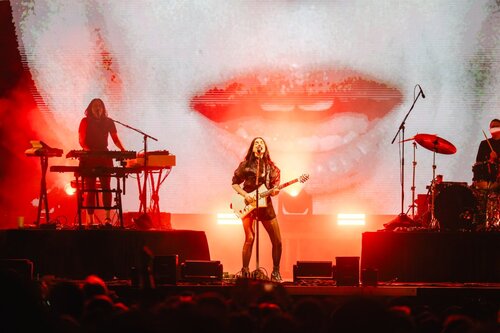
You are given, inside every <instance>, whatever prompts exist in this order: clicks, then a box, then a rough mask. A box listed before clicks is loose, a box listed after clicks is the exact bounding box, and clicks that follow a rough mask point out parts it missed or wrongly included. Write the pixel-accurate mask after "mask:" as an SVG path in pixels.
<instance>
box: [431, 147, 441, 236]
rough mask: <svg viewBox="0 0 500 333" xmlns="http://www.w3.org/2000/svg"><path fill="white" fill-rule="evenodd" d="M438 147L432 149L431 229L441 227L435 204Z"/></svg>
mask: <svg viewBox="0 0 500 333" xmlns="http://www.w3.org/2000/svg"><path fill="white" fill-rule="evenodd" d="M436 185H437V184H436V149H433V151H432V182H431V223H430V225H429V227H430V228H431V229H439V222H438V220H437V219H436V216H435V215H434V207H435V206H434V205H435V201H436Z"/></svg>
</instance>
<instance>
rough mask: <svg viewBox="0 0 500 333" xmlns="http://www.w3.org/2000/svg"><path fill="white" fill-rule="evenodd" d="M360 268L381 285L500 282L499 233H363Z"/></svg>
mask: <svg viewBox="0 0 500 333" xmlns="http://www.w3.org/2000/svg"><path fill="white" fill-rule="evenodd" d="M361 268H362V269H363V268H375V269H378V278H379V281H383V282H387V281H391V280H392V281H396V282H500V233H498V232H365V233H363V237H362V255H361Z"/></svg>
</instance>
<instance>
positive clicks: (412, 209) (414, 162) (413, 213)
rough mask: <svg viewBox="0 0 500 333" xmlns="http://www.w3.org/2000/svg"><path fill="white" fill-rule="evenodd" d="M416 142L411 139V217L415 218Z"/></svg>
mask: <svg viewBox="0 0 500 333" xmlns="http://www.w3.org/2000/svg"><path fill="white" fill-rule="evenodd" d="M416 152H417V142H416V141H415V140H413V163H412V165H413V168H412V184H411V205H410V208H411V218H412V219H414V218H415V189H416V187H415V173H416V168H417V154H416Z"/></svg>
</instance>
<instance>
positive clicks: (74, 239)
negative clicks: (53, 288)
mask: <svg viewBox="0 0 500 333" xmlns="http://www.w3.org/2000/svg"><path fill="white" fill-rule="evenodd" d="M143 246H147V247H148V248H149V249H150V250H151V251H152V252H153V254H155V255H157V256H167V255H178V256H179V262H183V261H185V260H210V253H209V249H208V242H207V238H206V236H205V233H204V232H202V231H191V230H174V231H133V230H3V231H0V258H1V259H29V260H31V261H32V262H33V266H34V267H33V268H34V273H35V276H43V275H54V276H56V277H62V278H70V279H83V278H85V277H86V276H87V275H89V274H98V275H99V276H101V277H103V278H104V279H113V278H119V279H129V278H130V273H131V267H139V266H140V264H141V260H140V259H141V249H142V248H143Z"/></svg>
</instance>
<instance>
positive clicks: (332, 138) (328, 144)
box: [319, 135, 343, 151]
mask: <svg viewBox="0 0 500 333" xmlns="http://www.w3.org/2000/svg"><path fill="white" fill-rule="evenodd" d="M342 143H343V140H342V137H340V136H339V135H328V136H327V137H325V138H323V139H321V140H320V143H319V149H320V150H321V151H328V150H332V149H334V148H336V147H338V146H340V145H341V144H342Z"/></svg>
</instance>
